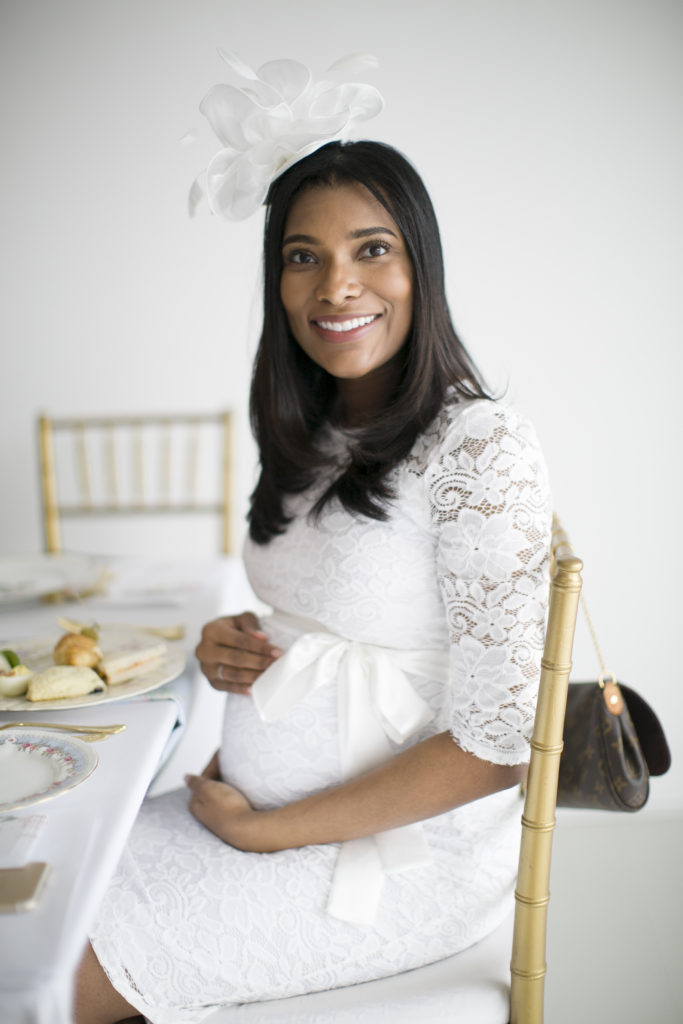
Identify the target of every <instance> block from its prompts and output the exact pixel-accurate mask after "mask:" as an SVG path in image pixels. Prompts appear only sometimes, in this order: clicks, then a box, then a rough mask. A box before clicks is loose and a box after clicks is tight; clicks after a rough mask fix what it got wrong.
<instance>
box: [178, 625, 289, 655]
mask: <svg viewBox="0 0 683 1024" xmlns="http://www.w3.org/2000/svg"><path fill="white" fill-rule="evenodd" d="M272 649H273V645H272V644H271V643H270V641H269V640H268V639H267V637H266V636H265V634H261V636H255V635H254V634H252V633H245V632H244V630H240V629H234V628H233V627H232V626H225V625H224V626H222V627H221V629H220V630H219V629H215V630H208V628H206V627H205V629H204V632H203V633H202V639H201V640H200V642H199V643H198V645H197V650H196V653H197V657H198V658H199V660H200V661H211V660H222V654H224V653H225V651H226V650H237V651H241V652H245V653H249V654H252V655H256V656H261V657H268V656H269V655H270V652H271V650H272ZM219 654H220V656H217V655H219Z"/></svg>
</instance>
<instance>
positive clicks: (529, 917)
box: [510, 517, 583, 1024]
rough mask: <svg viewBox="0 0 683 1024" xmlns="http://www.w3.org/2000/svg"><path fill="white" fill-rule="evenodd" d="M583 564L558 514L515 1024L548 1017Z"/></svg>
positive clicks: (524, 854)
mask: <svg viewBox="0 0 683 1024" xmlns="http://www.w3.org/2000/svg"><path fill="white" fill-rule="evenodd" d="M582 567H583V566H582V562H581V560H580V559H579V558H577V557H576V555H575V554H574V552H573V551H572V548H571V545H570V543H569V540H568V538H567V535H566V534H565V532H564V530H563V529H562V526H561V524H560V522H559V520H558V519H557V518H556V517H555V518H554V519H553V541H552V558H551V582H550V602H549V607H548V622H547V626H546V634H545V646H544V650H543V658H542V661H541V681H540V686H539V692H538V705H537V709H536V718H535V722H534V732H533V738H532V741H531V757H530V761H529V774H528V776H527V781H526V799H525V802H524V811H523V814H522V840H521V846H520V855H519V872H518V878H517V889H516V891H515V926H514V937H513V943H512V961H511V964H510V972H511V989H510V1024H542V1021H543V997H544V988H545V975H546V969H547V968H546V959H545V956H546V922H547V915H548V902H549V900H550V890H549V883H550V854H551V848H552V841H553V831H554V829H555V806H556V802H557V780H558V773H559V769H560V757H561V755H562V733H563V729H564V716H565V710H566V705H567V688H568V685H569V673H570V671H571V657H572V646H573V643H574V630H575V627H576V616H577V611H578V606H579V597H580V594H581V569H582Z"/></svg>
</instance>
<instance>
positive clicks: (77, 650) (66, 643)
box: [54, 633, 102, 668]
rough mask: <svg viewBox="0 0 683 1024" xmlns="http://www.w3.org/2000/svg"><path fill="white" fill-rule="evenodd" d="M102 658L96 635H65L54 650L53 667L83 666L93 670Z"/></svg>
mask: <svg viewBox="0 0 683 1024" xmlns="http://www.w3.org/2000/svg"><path fill="white" fill-rule="evenodd" d="M101 658H102V651H101V649H100V647H99V645H98V643H97V637H96V635H95V636H93V635H92V634H90V635H88V634H86V633H65V634H64V636H62V637H60V639H59V640H58V641H57V644H56V646H55V650H54V659H55V665H85V667H86V668H95V666H96V665H97V664H98V663H99V662H100V660H101Z"/></svg>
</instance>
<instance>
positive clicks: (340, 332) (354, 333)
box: [311, 313, 382, 341]
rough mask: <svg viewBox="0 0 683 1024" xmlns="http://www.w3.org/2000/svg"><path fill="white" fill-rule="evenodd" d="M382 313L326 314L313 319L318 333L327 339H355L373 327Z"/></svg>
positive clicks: (312, 322) (312, 321)
mask: <svg viewBox="0 0 683 1024" xmlns="http://www.w3.org/2000/svg"><path fill="white" fill-rule="evenodd" d="M381 315H382V314H381V313H368V314H365V315H362V316H326V317H318V318H317V319H314V320H311V324H312V325H313V327H314V329H315V331H316V333H317V334H319V335H320V336H321V337H323V338H325V339H326V340H327V341H353V340H354V339H355V338H358V337H360V336H361V335H362V334H365V333H366V332H367V331H368V330H370V329H371V327H372V325H373V324H374V323H375V321H376V320H379V318H380V316H381Z"/></svg>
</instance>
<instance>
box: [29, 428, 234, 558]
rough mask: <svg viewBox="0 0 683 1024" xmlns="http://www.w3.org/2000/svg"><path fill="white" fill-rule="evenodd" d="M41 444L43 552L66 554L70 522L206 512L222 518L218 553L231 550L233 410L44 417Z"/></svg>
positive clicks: (40, 435) (40, 431) (40, 434)
mask: <svg viewBox="0 0 683 1024" xmlns="http://www.w3.org/2000/svg"><path fill="white" fill-rule="evenodd" d="M38 441H39V450H40V470H41V472H40V478H41V490H42V506H43V525H44V534H45V550H46V551H48V552H52V553H56V552H59V551H61V549H62V539H61V523H62V520H63V519H65V518H79V517H93V516H99V517H104V516H119V515H125V516H164V515H169V514H172V515H188V514H190V515H198V514H206V513H209V514H213V515H215V516H219V517H220V525H221V541H220V545H221V549H222V551H223V552H224V553H226V554H227V553H229V552H230V549H231V542H230V515H231V501H230V492H231V414H230V413H229V412H227V411H224V412H219V413H206V414H205V413H199V414H196V415H192V414H188V413H180V414H171V415H162V414H155V415H143V416H130V415H126V416H89V417H86V416H83V417H63V418H58V419H52V418H50V417H48V416H45V415H43V416H41V417H40V418H39V420H38ZM207 459H209V460H210V463H207ZM207 469H208V476H210V487H209V488H208V491H209V497H208V498H207V497H205V492H206V490H207V488H205V487H202V483H203V480H204V477H206V476H207V472H206V470H207Z"/></svg>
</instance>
